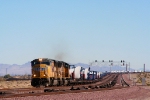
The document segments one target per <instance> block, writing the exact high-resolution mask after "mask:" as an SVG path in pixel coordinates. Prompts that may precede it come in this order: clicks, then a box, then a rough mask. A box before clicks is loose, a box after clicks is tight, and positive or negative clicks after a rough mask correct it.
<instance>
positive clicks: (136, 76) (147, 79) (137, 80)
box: [129, 73, 150, 86]
mask: <svg viewBox="0 0 150 100" xmlns="http://www.w3.org/2000/svg"><path fill="white" fill-rule="evenodd" d="M129 78H130V80H132V82H133V85H134V84H136V85H143V83H145V85H148V86H150V73H132V74H130V75H129ZM143 78H144V81H142V79H143Z"/></svg>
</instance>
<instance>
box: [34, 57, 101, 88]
mask: <svg viewBox="0 0 150 100" xmlns="http://www.w3.org/2000/svg"><path fill="white" fill-rule="evenodd" d="M71 66H72V65H69V64H68V63H66V62H63V61H57V60H53V59H48V58H39V59H34V60H33V61H31V67H32V68H31V70H32V80H31V85H32V86H34V87H37V86H40V85H43V86H46V87H47V86H53V85H57V86H60V85H70V83H71V81H75V80H76V79H77V80H78V81H83V80H95V79H99V78H100V76H101V75H102V74H101V73H100V72H97V71H90V68H87V69H84V68H83V67H80V66H77V67H75V66H73V67H72V69H71Z"/></svg>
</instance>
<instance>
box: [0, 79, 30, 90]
mask: <svg viewBox="0 0 150 100" xmlns="http://www.w3.org/2000/svg"><path fill="white" fill-rule="evenodd" d="M31 87H32V86H31V81H30V80H22V81H0V89H7V88H10V89H12V88H31Z"/></svg>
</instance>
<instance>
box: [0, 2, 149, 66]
mask: <svg viewBox="0 0 150 100" xmlns="http://www.w3.org/2000/svg"><path fill="white" fill-rule="evenodd" d="M149 5H150V1H149V0H144V1H141V0H124V1H123V0H82V1H81V0H44V1H42V0H32V1H31V0H19V1H18V0H7V1H6V0H1V1H0V47H1V50H0V51H1V52H0V63H5V64H14V63H16V64H24V63H26V62H27V61H31V60H33V59H35V58H40V57H44V58H53V59H60V60H64V61H67V62H70V63H78V62H83V63H89V61H94V60H95V59H96V60H98V61H101V60H107V61H108V60H114V61H120V60H125V61H127V62H130V63H131V67H132V68H137V69H138V68H141V67H143V64H144V63H145V64H146V67H149V66H150V62H149V59H150V56H149V54H150V45H149V43H150V6H149Z"/></svg>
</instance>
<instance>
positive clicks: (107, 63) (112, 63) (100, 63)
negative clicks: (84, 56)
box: [90, 60, 130, 72]
mask: <svg viewBox="0 0 150 100" xmlns="http://www.w3.org/2000/svg"><path fill="white" fill-rule="evenodd" d="M90 65H91V66H110V72H111V67H112V66H126V71H130V63H129V62H125V61H124V60H121V61H113V60H109V61H104V60H102V61H97V60H95V61H93V62H91V63H90ZM128 66H129V69H128Z"/></svg>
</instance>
